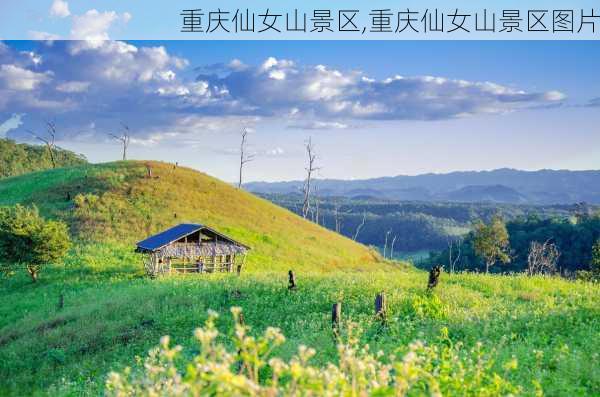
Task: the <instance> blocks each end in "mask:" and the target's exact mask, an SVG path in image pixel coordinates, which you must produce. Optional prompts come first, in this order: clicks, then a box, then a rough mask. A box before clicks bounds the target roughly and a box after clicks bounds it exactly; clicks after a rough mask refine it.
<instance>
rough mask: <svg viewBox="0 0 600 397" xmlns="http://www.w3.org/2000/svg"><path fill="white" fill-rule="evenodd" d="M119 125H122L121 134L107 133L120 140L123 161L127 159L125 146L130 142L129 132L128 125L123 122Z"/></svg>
mask: <svg viewBox="0 0 600 397" xmlns="http://www.w3.org/2000/svg"><path fill="white" fill-rule="evenodd" d="M121 126H122V127H123V132H122V133H121V135H116V134H112V133H109V134H108V135H109V136H111V137H112V138H114V139H116V140H117V141H119V142H121V144H122V145H123V161H125V160H127V148H128V147H129V142H131V132H130V130H129V127H128V126H127V125H126V124H125V123H121Z"/></svg>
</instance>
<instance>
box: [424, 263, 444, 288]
mask: <svg viewBox="0 0 600 397" xmlns="http://www.w3.org/2000/svg"><path fill="white" fill-rule="evenodd" d="M441 273H442V267H441V266H439V265H437V266H434V267H432V268H431V270H430V271H429V280H428V282H427V291H433V289H434V288H435V287H436V286H437V285H438V282H439V280H440V274H441Z"/></svg>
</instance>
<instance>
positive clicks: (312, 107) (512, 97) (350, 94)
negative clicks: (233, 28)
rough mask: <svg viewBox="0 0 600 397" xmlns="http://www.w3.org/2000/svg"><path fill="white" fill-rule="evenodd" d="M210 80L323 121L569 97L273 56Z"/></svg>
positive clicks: (282, 112) (254, 101) (285, 112)
mask: <svg viewBox="0 0 600 397" xmlns="http://www.w3.org/2000/svg"><path fill="white" fill-rule="evenodd" d="M209 83H210V84H211V85H215V86H216V85H219V86H224V87H226V88H227V92H228V97H229V99H230V101H232V102H234V103H236V104H237V105H238V108H240V109H241V108H243V109H254V110H255V111H256V112H258V113H259V114H263V115H270V116H278V117H284V116H289V115H293V116H294V117H296V118H298V117H303V118H306V117H307V116H308V117H313V118H316V119H321V120H323V122H325V121H326V122H339V120H343V119H379V120H402V119H409V120H435V119H448V118H454V117H464V116H466V115H473V114H486V113H493V114H501V113H506V112H512V111H515V110H519V109H527V108H535V107H544V106H549V105H556V104H560V103H561V101H563V100H564V99H565V98H566V96H565V95H564V94H563V93H561V92H558V91H548V92H526V91H525V90H522V89H519V88H514V87H509V86H504V85H500V84H497V83H494V82H477V81H467V80H452V79H448V78H445V77H441V76H414V77H406V76H401V75H394V76H393V77H389V78H385V79H381V80H377V79H373V78H371V77H369V76H367V75H365V74H364V73H362V72H359V71H340V70H336V69H332V68H330V67H328V66H326V65H317V66H313V67H310V66H301V65H296V64H295V63H294V62H292V61H289V60H285V59H277V58H274V57H269V58H267V59H266V60H265V61H264V62H263V63H262V64H260V66H258V67H248V68H244V69H243V70H231V71H230V73H229V74H227V75H225V76H214V77H213V78H211V79H210V81H209ZM327 119H329V120H327ZM331 119H333V120H331ZM301 127H303V128H343V127H342V126H341V125H335V124H331V125H326V124H325V125H319V124H318V123H304V125H302V126H301Z"/></svg>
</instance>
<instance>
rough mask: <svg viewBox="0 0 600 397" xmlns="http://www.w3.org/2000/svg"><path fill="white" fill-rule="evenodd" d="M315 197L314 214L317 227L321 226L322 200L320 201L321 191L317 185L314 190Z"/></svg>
mask: <svg viewBox="0 0 600 397" xmlns="http://www.w3.org/2000/svg"><path fill="white" fill-rule="evenodd" d="M314 192H315V193H314V195H313V196H314V197H315V200H314V201H315V211H314V214H313V222H314V223H316V224H317V225H318V224H319V212H320V211H319V208H320V204H321V200H320V199H319V189H318V186H317V185H315V188H314Z"/></svg>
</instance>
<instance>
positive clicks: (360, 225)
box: [352, 211, 367, 241]
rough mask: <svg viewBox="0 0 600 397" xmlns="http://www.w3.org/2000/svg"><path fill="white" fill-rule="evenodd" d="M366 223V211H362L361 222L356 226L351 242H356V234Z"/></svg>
mask: <svg viewBox="0 0 600 397" xmlns="http://www.w3.org/2000/svg"><path fill="white" fill-rule="evenodd" d="M366 221H367V211H364V212H363V217H362V221H361V222H360V223H359V224H358V226H356V231H355V232H354V236H352V240H354V241H356V239H357V238H358V234H359V233H360V230H361V229H362V228H363V227H364V226H365V222H366Z"/></svg>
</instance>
